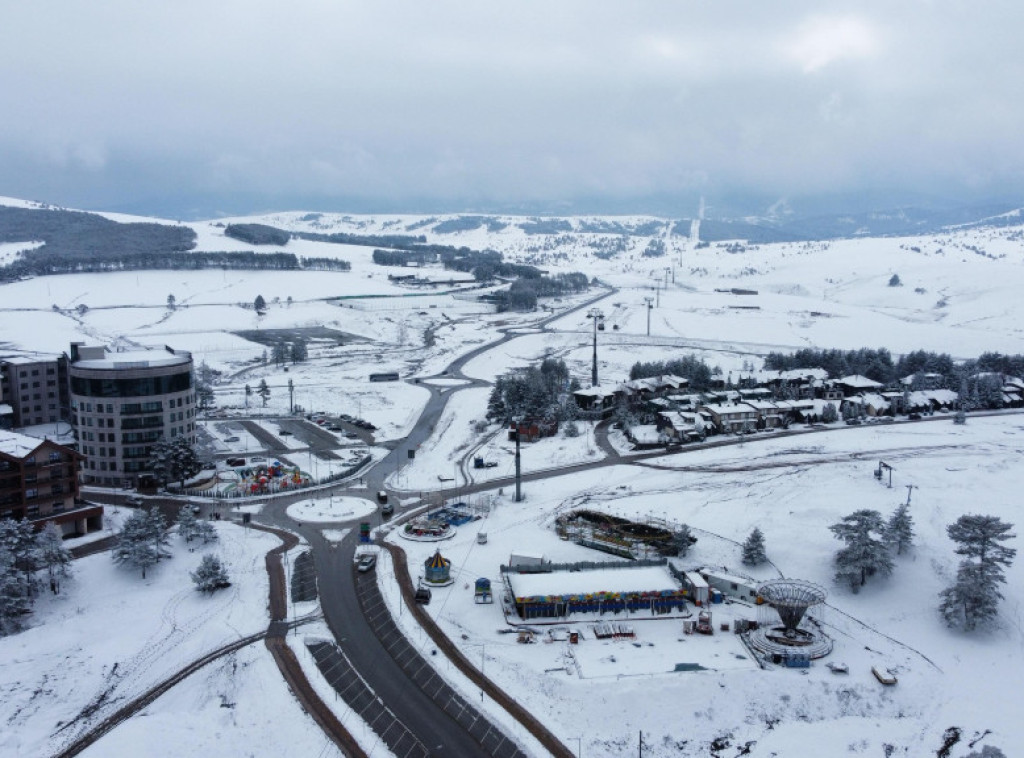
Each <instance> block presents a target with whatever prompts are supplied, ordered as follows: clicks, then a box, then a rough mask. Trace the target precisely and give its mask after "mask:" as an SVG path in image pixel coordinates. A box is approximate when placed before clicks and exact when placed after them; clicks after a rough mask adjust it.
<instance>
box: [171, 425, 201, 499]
mask: <svg viewBox="0 0 1024 758" xmlns="http://www.w3.org/2000/svg"><path fill="white" fill-rule="evenodd" d="M170 450H171V476H172V477H173V478H174V479H177V480H179V481H180V482H181V486H182V487H184V486H185V480H186V479H188V478H190V477H193V476H195V475H196V474H198V473H199V472H200V471H202V470H203V465H202V463H200V462H199V457H198V456H197V455H196V451H195V448H193V447H192V443H191V442H189V441H188V438H187V437H175V438H174V440H173V441H172V442H171V447H170Z"/></svg>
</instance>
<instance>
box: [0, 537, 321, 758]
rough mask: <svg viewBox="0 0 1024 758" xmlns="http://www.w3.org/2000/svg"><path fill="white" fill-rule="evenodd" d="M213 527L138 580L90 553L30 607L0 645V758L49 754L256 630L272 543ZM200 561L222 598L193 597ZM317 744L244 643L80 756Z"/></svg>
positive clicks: (265, 662)
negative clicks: (219, 571)
mask: <svg viewBox="0 0 1024 758" xmlns="http://www.w3.org/2000/svg"><path fill="white" fill-rule="evenodd" d="M215 525H216V527H217V532H218V534H219V535H220V540H219V541H218V542H215V543H211V544H209V545H206V546H202V545H201V546H199V547H198V548H197V549H196V552H194V553H193V552H189V550H188V548H187V547H186V545H185V543H184V542H183V541H181V540H179V538H178V537H177V536H176V535H172V537H171V548H172V553H173V555H172V557H171V558H169V559H167V560H164V561H161V562H160V563H159V564H158V565H157V566H155V567H153V568H151V569H150V570H149V571H148V572H147V575H146V579H142V578H141V575H140V574H139V572H138V571H136V570H134V569H129V568H125V567H121V566H117V565H115V564H114V563H113V562H112V561H111V560H110V554H109V553H103V554H100V555H95V556H91V557H88V558H83V559H81V560H78V561H75V563H74V566H73V568H74V577H73V579H71V580H70V581H65V582H64V583H63V586H62V591H61V594H60V595H57V596H53V595H50V594H49V593H44V594H43V595H41V596H40V599H39V601H38V602H37V603H36V606H35V612H34V613H33V614H32V615H31V616H30V617H29V620H28V622H29V628H28V629H27V630H25V631H24V632H22V633H21V634H16V635H12V636H9V637H5V638H3V639H0V660H2V661H3V665H2V666H0V692H2V695H0V700H2V702H3V703H4V717H3V719H4V729H3V730H2V732H0V755H4V756H12V758H13V757H14V756H29V755H38V756H42V755H50V754H53V753H55V752H57V751H59V750H60V749H61V748H62V747H63V746H65V745H67V744H69V743H70V742H71V741H72V740H73V739H74V738H76V737H78V736H80V735H81V734H83V733H84V732H85V731H87V730H88V728H90V727H92V726H95V725H96V723H98V722H99V721H100V720H102V719H103V718H104V717H106V716H108V715H110V714H111V713H113V712H114V711H116V710H117V709H118V708H120V707H121V706H123V705H124V704H125V703H126V702H127V701H128V700H130V699H132V698H134V697H136V696H138V695H140V694H142V693H143V692H145V691H146V690H147V689H149V688H150V687H152V686H154V685H156V684H158V683H159V682H161V681H163V680H164V679H166V678H167V677H168V676H170V675H172V674H173V673H174V672H176V671H177V670H179V669H181V668H182V667H184V666H185V665H187V664H188V663H190V662H191V661H193V660H195V659H196V658H199V657H201V656H203V655H205V654H206V653H208V652H210V651H212V650H214V649H216V648H219V647H221V646H223V645H226V644H228V643H230V642H232V641H234V640H237V639H239V638H241V637H245V636H247V635H249V634H253V633H255V632H259V631H261V630H264V629H266V627H267V624H268V621H269V620H268V617H267V592H268V589H267V572H266V569H265V567H264V561H263V556H264V554H265V553H266V552H267V551H268V550H270V549H271V548H273V547H276V546H277V545H279V544H280V541H279V540H278V539H277V538H276V537H272V536H270V535H267V534H265V533H262V532H258V531H255V530H246V529H243V528H241V527H238V526H235V525H233V524H228V523H227V522H219V523H215ZM204 553H212V554H214V555H217V556H219V557H220V558H221V560H222V561H223V562H224V563H225V565H226V568H227V570H228V574H229V576H230V577H231V580H232V586H231V587H229V588H227V589H225V590H221V591H219V592H216V593H214V594H212V595H204V594H201V593H199V592H197V591H196V589H195V587H194V585H193V584H192V580H191V579H190V577H189V572H190V571H194V570H195V568H196V566H198V564H199V560H200V558H201V557H202V556H203V554H204ZM324 742H325V737H324V736H323V735H322V734H321V733H320V732H319V730H318V729H317V728H316V726H315V724H314V723H313V721H312V720H311V719H309V718H308V717H307V716H306V715H305V714H304V713H303V712H302V710H301V708H299V706H298V705H297V704H296V703H295V701H294V700H293V699H292V696H291V694H290V693H289V691H288V687H287V685H286V684H285V683H284V680H283V679H282V678H281V675H280V673H279V672H278V671H277V667H276V665H275V664H274V662H273V659H272V658H271V657H270V656H269V654H268V653H267V651H266V648H265V647H264V646H263V644H262V642H257V643H254V644H253V645H251V646H249V647H246V648H244V649H242V650H240V651H238V652H236V653H232V654H228V655H227V656H225V657H224V658H221V659H219V660H217V661H215V662H213V663H211V664H210V665H209V666H207V667H206V668H203V669H202V670H200V671H199V672H198V673H196V674H194V675H193V676H191V677H189V678H187V679H186V680H185V681H184V682H182V683H181V684H179V685H177V686H176V687H174V688H173V689H172V690H171V691H170V692H169V693H168V694H166V695H164V696H163V697H161V698H160V699H159V700H157V701H156V702H155V703H154V704H153V705H151V706H150V707H148V708H146V709H144V710H143V711H142V712H141V713H140V714H138V715H137V716H135V717H134V718H132V719H130V720H129V721H127V722H126V723H125V724H123V725H122V726H120V727H119V728H117V729H115V730H114V731H113V732H111V733H109V734H107V735H106V736H104V737H103V738H102V739H100V740H99V742H97V743H95V744H94V745H93V746H92V747H90V748H89V749H88V750H87V751H86V753H85V754H86V755H92V756H109V755H147V756H172V755H181V754H182V752H183V751H186V752H189V753H193V754H198V753H202V752H208V753H209V754H212V755H239V756H242V755H249V754H250V750H248V749H245V748H243V747H242V746H246V745H247V746H257V745H259V746H262V748H260V749H261V750H262V749H266V750H267V752H261V753H260V754H261V755H271V754H274V751H277V754H279V755H285V754H290V753H291V751H293V750H295V751H298V752H300V753H302V754H306V755H319V754H320V751H321V750H322V749H323V748H324ZM231 745H237V746H238V748H237V749H236V748H231V747H228V746H231ZM186 746H187V748H186ZM332 749H333V746H332ZM232 751H234V752H232ZM327 754H333V753H327Z"/></svg>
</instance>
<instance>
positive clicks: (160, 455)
mask: <svg viewBox="0 0 1024 758" xmlns="http://www.w3.org/2000/svg"><path fill="white" fill-rule="evenodd" d="M171 466H172V451H171V441H170V440H166V439H162V440H157V442H156V444H154V445H153V447H152V448H151V449H150V452H149V460H148V461H147V462H146V467H147V468H148V469H149V472H150V473H151V474H152V475H153V478H154V479H156V480H157V481H158V482H160V484H164V485H166V484H167V482H168V481H170V479H171V477H172V475H173V474H172V469H171Z"/></svg>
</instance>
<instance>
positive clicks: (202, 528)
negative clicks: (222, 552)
mask: <svg viewBox="0 0 1024 758" xmlns="http://www.w3.org/2000/svg"><path fill="white" fill-rule="evenodd" d="M196 537H198V538H199V539H201V540H202V541H203V544H204V545H206V544H208V543H210V542H216V541H217V540H218V539H219V538H220V535H218V534H217V529H216V528H215V527H214V525H213V524H212V523H210V522H209V521H199V522H197V523H196Z"/></svg>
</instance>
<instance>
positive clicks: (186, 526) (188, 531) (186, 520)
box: [178, 505, 199, 542]
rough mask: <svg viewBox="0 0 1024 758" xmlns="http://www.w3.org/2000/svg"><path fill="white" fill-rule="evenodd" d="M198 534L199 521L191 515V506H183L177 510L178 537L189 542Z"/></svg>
mask: <svg viewBox="0 0 1024 758" xmlns="http://www.w3.org/2000/svg"><path fill="white" fill-rule="evenodd" d="M198 534H199V521H198V520H197V519H196V515H195V514H194V513H192V506H190V505H183V506H181V508H179V509H178V536H179V537H181V538H182V539H183V540H185V542H191V541H192V540H194V539H195V538H196V536H197V535H198Z"/></svg>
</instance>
